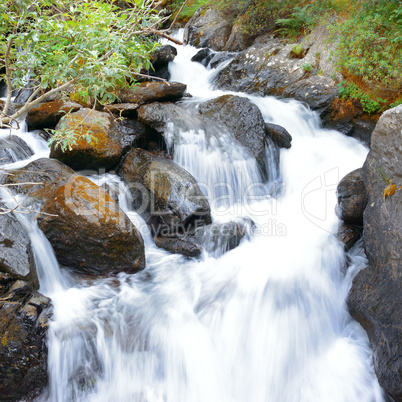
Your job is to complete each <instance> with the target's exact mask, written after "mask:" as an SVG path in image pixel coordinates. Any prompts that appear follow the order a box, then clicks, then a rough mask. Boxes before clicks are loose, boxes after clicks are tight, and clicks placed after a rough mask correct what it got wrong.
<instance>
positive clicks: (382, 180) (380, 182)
mask: <svg viewBox="0 0 402 402" xmlns="http://www.w3.org/2000/svg"><path fill="white" fill-rule="evenodd" d="M401 127H402V105H399V106H397V107H395V108H393V109H391V110H388V111H386V112H385V113H384V114H383V115H382V116H381V118H380V120H379V121H378V123H377V126H376V128H375V130H374V132H373V134H372V138H371V151H370V153H369V155H368V156H367V159H366V162H365V163H364V165H363V179H364V184H365V187H366V189H367V192H368V204H367V207H366V209H365V212H364V232H363V239H364V244H365V249H366V254H367V257H368V261H369V264H368V266H367V267H366V268H365V269H363V270H362V271H360V272H359V273H358V274H357V275H356V277H355V279H354V280H353V286H352V288H351V290H350V293H349V296H348V306H349V310H350V312H351V314H352V316H353V317H354V318H355V319H356V320H357V321H359V322H360V323H361V325H362V326H363V328H364V329H365V330H366V331H367V334H368V337H369V340H370V343H371V345H372V347H373V360H374V369H375V372H376V374H377V377H378V380H379V383H380V385H381V386H382V387H383V388H384V389H385V390H386V391H387V393H388V394H389V395H390V396H391V397H392V398H393V399H394V400H395V401H398V402H400V401H402V359H401V356H402V315H401V311H402V293H401V288H402V274H401V272H402V255H401V250H402V249H401V244H402V191H401V190H400V189H399V187H400V186H401V185H402V159H401V154H402V141H401V138H402V137H401ZM389 180H392V182H393V183H394V184H396V192H395V194H394V195H392V196H389V197H386V198H384V190H385V189H386V188H387V187H388V186H389V185H390V182H389Z"/></svg>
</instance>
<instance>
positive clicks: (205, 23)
mask: <svg viewBox="0 0 402 402" xmlns="http://www.w3.org/2000/svg"><path fill="white" fill-rule="evenodd" d="M227 17H228V16H224V15H221V14H220V13H217V12H215V11H214V10H212V9H207V10H202V9H201V8H200V9H198V11H196V12H195V14H194V16H193V17H192V18H191V19H190V21H189V22H188V23H187V25H186V27H185V31H184V43H186V44H187V43H189V44H191V45H193V46H196V47H208V48H211V49H213V50H225V49H224V48H225V45H226V43H227V42H228V40H229V37H230V34H231V32H232V26H233V20H232V19H231V18H230V16H229V18H227Z"/></svg>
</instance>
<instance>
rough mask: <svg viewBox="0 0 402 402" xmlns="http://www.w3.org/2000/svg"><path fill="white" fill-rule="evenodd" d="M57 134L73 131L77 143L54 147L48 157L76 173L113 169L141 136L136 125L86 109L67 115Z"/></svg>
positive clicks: (142, 132)
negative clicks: (76, 171)
mask: <svg viewBox="0 0 402 402" xmlns="http://www.w3.org/2000/svg"><path fill="white" fill-rule="evenodd" d="M56 130H60V131H62V130H72V131H73V132H74V133H75V136H76V141H75V143H73V144H71V146H70V147H67V148H63V147H62V146H61V145H58V144H54V143H53V144H52V147H51V151H50V157H51V158H55V159H58V160H60V161H62V162H64V163H65V164H66V165H68V166H70V167H71V168H73V169H75V170H82V169H99V168H105V169H111V168H113V167H114V166H116V165H117V163H118V162H119V161H120V159H121V157H122V156H123V155H124V153H125V152H127V151H128V149H130V148H131V146H132V144H133V142H135V141H136V140H139V139H140V138H141V137H142V136H143V135H144V130H143V128H142V127H141V126H140V125H139V123H138V122H133V121H130V120H123V121H117V120H115V119H113V117H112V116H111V115H110V114H109V113H106V112H99V111H96V110H92V109H87V108H83V109H80V110H79V111H78V112H76V113H71V114H69V115H67V116H66V117H65V119H63V120H62V121H60V122H59V123H58V124H57V126H56ZM88 136H89V138H90V140H88V138H87V137H88Z"/></svg>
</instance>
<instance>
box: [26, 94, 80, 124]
mask: <svg viewBox="0 0 402 402" xmlns="http://www.w3.org/2000/svg"><path fill="white" fill-rule="evenodd" d="M79 109H81V105H79V104H78V103H74V102H64V101H62V100H55V101H52V102H45V103H41V104H39V105H38V106H36V107H34V108H32V109H30V110H29V111H28V114H27V117H26V123H27V124H28V128H29V129H30V130H32V129H41V128H54V127H55V126H56V124H57V123H58V122H59V120H60V119H61V118H62V117H63V116H65V115H66V113H68V112H77V111H78V110H79Z"/></svg>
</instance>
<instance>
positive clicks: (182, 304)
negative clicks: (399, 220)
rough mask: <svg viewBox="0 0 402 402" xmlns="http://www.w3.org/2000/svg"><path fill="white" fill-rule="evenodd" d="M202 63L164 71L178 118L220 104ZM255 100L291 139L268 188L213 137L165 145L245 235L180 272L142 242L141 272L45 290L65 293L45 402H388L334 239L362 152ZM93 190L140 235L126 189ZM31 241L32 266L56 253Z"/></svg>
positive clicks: (174, 134)
mask: <svg viewBox="0 0 402 402" xmlns="http://www.w3.org/2000/svg"><path fill="white" fill-rule="evenodd" d="M196 51H197V50H196V49H194V48H192V47H190V46H185V47H181V48H179V49H178V52H179V54H178V56H177V58H176V59H175V61H174V62H172V63H170V73H171V75H172V78H171V80H172V81H180V82H184V83H186V84H187V85H188V90H189V92H190V93H191V94H192V95H193V98H191V99H189V100H187V101H183V102H182V103H181V105H182V106H183V107H185V108H187V107H188V108H192V107H194V105H196V104H197V102H200V101H205V100H207V99H211V98H213V97H217V96H220V95H222V94H223V93H224V92H222V91H214V90H212V89H211V85H210V79H211V77H213V75H214V74H215V73H216V70H213V69H206V68H205V67H203V66H202V65H200V64H198V63H192V62H190V57H191V56H192V55H194V54H195V52H196ZM225 93H227V92H225ZM236 95H239V96H246V95H245V94H236ZM248 98H249V99H250V100H251V101H252V102H254V103H255V104H256V105H257V106H258V107H259V108H260V110H261V112H262V114H263V117H264V120H265V121H266V122H270V123H274V124H279V125H281V126H283V127H285V128H286V129H287V130H288V131H289V133H290V134H291V135H292V137H293V142H292V147H291V148H290V149H286V150H280V165H279V167H276V165H272V160H271V159H272V157H273V155H274V154H273V152H275V151H274V150H273V149H272V144H267V150H266V157H267V160H266V163H267V166H268V167H269V170H270V171H271V172H272V173H271V176H270V177H269V178H268V181H266V180H265V181H264V179H263V177H262V175H261V172H260V170H259V167H258V166H257V164H256V162H255V160H254V159H253V158H252V157H251V156H250V155H249V154H248V152H247V151H246V150H245V149H244V148H243V147H242V146H241V145H239V144H237V143H236V142H234V141H233V140H232V139H231V138H230V137H229V136H228V135H227V134H226V133H219V132H216V131H215V128H211V127H200V126H199V125H194V127H190V128H189V129H183V128H182V127H177V126H175V125H174V124H173V123H172V124H170V125H169V126H168V130H167V133H166V141H167V146H168V148H169V149H170V151H171V152H172V153H173V159H174V161H175V162H176V163H178V164H180V165H181V166H183V167H184V168H185V169H187V170H189V171H190V172H191V173H192V174H193V175H194V177H195V178H196V179H197V180H198V181H199V183H200V186H201V188H202V190H203V191H204V193H205V194H206V196H207V197H208V198H209V201H210V203H211V207H212V212H213V218H214V221H229V220H233V219H236V218H239V217H247V218H250V219H251V220H252V221H253V222H254V224H255V226H254V229H253V232H252V234H251V236H249V237H247V238H245V239H243V241H242V242H241V244H240V245H239V246H238V247H237V248H235V249H233V250H231V251H229V252H227V253H225V254H223V255H220V256H219V257H217V256H214V255H209V254H208V253H204V254H203V255H202V257H201V258H200V259H188V258H186V257H184V256H181V255H174V254H170V253H168V252H167V251H165V250H162V249H159V248H157V247H156V246H155V244H154V243H153V241H152V238H151V237H150V234H149V233H143V236H144V239H145V245H146V259H147V267H146V269H145V270H144V271H141V272H139V273H137V274H135V275H127V274H123V273H122V274H119V275H118V276H117V278H113V279H99V280H95V281H92V282H82V283H79V284H77V283H75V284H70V285H66V284H60V278H56V277H53V278H52V279H48V280H50V281H51V282H53V283H56V284H57V283H59V284H60V285H59V286H58V288H57V286H56V285H53V288H52V289H56V288H57V291H52V292H51V297H52V301H53V305H54V320H53V321H52V322H51V324H50V330H49V384H50V385H49V390H48V391H47V392H46V393H45V394H44V395H42V396H41V397H40V398H39V400H41V401H49V402H50V401H51V402H64V401H66V402H67V401H96V402H102V401H104V402H111V401H119V402H124V401H127V402H132V401H138V402H140V401H141V402H318V401H320V402H357V401H366V402H382V401H383V396H382V391H381V389H380V387H379V385H378V382H377V379H376V377H375V374H374V371H373V367H372V362H371V360H372V351H371V349H370V347H369V343H368V339H367V336H366V334H365V332H364V331H363V330H362V328H361V327H360V325H359V324H357V323H356V322H355V321H354V320H352V319H351V317H350V316H349V314H348V311H347V306H346V302H345V300H346V296H347V292H348V290H349V287H350V284H351V280H352V278H353V275H355V274H356V273H357V271H358V270H359V269H361V268H363V267H364V266H365V264H366V261H365V258H364V255H363V252H362V249H361V245H357V246H356V247H355V248H354V249H353V250H352V251H351V252H350V253H349V255H348V256H346V254H345V252H344V250H343V247H342V245H341V244H340V243H339V242H338V241H337V240H336V238H335V236H334V234H335V233H336V231H337V225H338V219H337V217H336V215H335V212H334V207H335V204H336V196H335V190H336V185H337V183H338V182H339V180H340V179H341V178H342V177H343V176H344V175H345V174H346V173H348V172H349V171H351V170H353V169H355V168H358V167H360V166H361V165H362V164H363V161H364V159H365V157H366V154H367V151H368V150H367V149H366V148H365V147H364V146H363V145H362V144H360V143H359V142H358V141H357V140H355V139H353V138H349V137H345V136H343V135H342V134H340V133H338V132H336V131H329V130H323V129H322V128H321V127H320V122H319V118H318V117H317V115H316V114H315V113H314V112H311V111H309V110H307V109H306V108H305V107H304V106H303V105H301V104H300V103H298V102H296V101H280V100H277V99H275V98H273V97H266V98H261V97H255V96H248ZM275 169H276V170H275ZM90 178H91V180H93V181H94V182H96V183H97V184H100V185H102V184H104V183H107V184H108V185H113V186H116V188H118V194H119V203H120V206H121V207H122V208H123V209H124V210H125V211H126V212H127V213H128V215H129V217H130V219H132V220H133V222H134V223H138V222H140V220H141V218H140V217H139V216H138V215H137V214H135V213H134V212H133V211H130V200H129V199H127V198H126V196H125V193H126V191H125V186H124V183H122V182H121V181H120V179H118V178H117V177H116V176H114V175H110V174H107V175H102V176H91V177H90ZM272 183H276V186H275V188H276V190H275V191H272V188H273V187H272ZM245 195H247V196H245ZM141 226H143V225H141ZM40 242H45V239H42V240H40V241H39V240H38V241H37V242H35V243H33V246H34V248H35V249H36V250H37V253H39V254H48V253H50V251H49V250H48V249H45V250H42V251H39V249H38V247H39V246H38V243H40ZM347 260H348V262H347ZM347 263H348V264H349V265H350V267H349V269H348V270H347V272H346V274H345V273H344V268H345V266H346V264H347ZM44 264H45V265H46V264H53V262H49V263H44ZM41 287H42V279H41ZM49 287H50V285H46V286H45V288H46V289H48V288H49Z"/></svg>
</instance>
